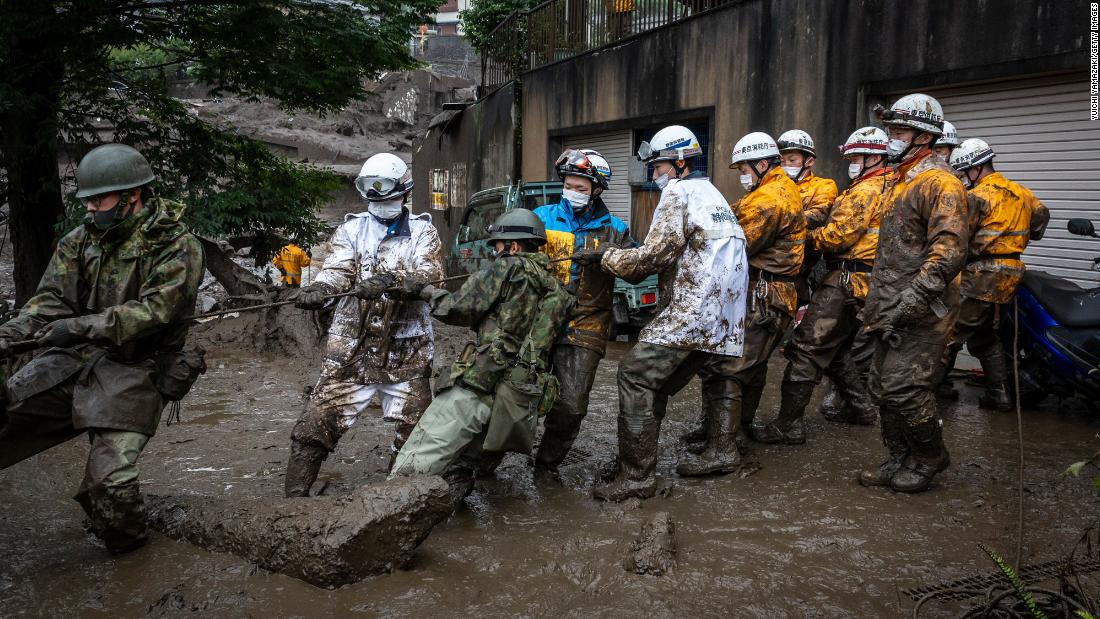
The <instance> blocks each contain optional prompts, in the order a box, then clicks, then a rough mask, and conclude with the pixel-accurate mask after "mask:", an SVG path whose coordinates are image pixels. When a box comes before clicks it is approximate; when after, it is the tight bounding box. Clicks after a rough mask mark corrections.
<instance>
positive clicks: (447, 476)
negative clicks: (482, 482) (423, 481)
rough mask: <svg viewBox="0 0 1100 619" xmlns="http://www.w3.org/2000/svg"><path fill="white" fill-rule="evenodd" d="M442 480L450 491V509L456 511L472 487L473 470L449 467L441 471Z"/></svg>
mask: <svg viewBox="0 0 1100 619" xmlns="http://www.w3.org/2000/svg"><path fill="white" fill-rule="evenodd" d="M443 481H445V482H447V486H448V490H449V491H450V493H451V511H452V512H456V511H458V509H459V508H460V507H462V504H463V501H465V500H466V497H467V496H469V495H470V493H471V492H472V491H473V489H474V471H473V469H468V468H466V467H451V468H450V469H448V470H447V471H446V472H444V473H443Z"/></svg>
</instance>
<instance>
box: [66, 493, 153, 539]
mask: <svg viewBox="0 0 1100 619" xmlns="http://www.w3.org/2000/svg"><path fill="white" fill-rule="evenodd" d="M75 498H76V500H77V502H78V503H80V506H81V507H83V508H84V513H86V514H88V518H89V519H90V520H91V528H92V533H94V534H95V536H96V537H98V538H99V539H101V540H103V544H104V545H105V546H106V547H107V551H108V552H110V553H111V554H113V555H120V554H123V553H126V552H130V551H132V550H137V549H138V548H141V547H142V546H144V545H145V541H146V526H145V498H144V497H142V496H141V490H140V487H139V485H138V483H137V482H132V483H126V484H122V485H119V486H111V487H104V486H101V485H96V486H93V487H91V488H90V489H87V490H82V491H81V492H80V493H79V494H77V496H76V497H75Z"/></svg>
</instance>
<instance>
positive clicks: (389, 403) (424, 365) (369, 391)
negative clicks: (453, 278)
mask: <svg viewBox="0 0 1100 619" xmlns="http://www.w3.org/2000/svg"><path fill="white" fill-rule="evenodd" d="M331 245H332V251H331V253H330V254H329V255H328V257H327V258H326V259H325V264H324V267H323V268H322V269H321V272H320V273H318V274H317V276H316V278H314V282H315V283H316V284H319V285H321V286H324V287H325V288H326V289H327V291H328V292H330V293H337V292H344V291H348V290H352V289H353V288H354V287H355V286H356V285H357V284H358V283H359V282H361V281H363V280H366V279H367V278H369V277H371V276H373V275H378V274H383V273H388V274H391V275H393V276H394V277H395V278H396V282H395V285H397V284H400V282H401V280H402V279H403V278H404V277H406V276H409V275H411V274H414V273H415V274H416V276H418V277H420V278H423V279H426V280H437V279H440V278H442V277H443V268H442V262H441V252H440V250H441V245H440V240H439V234H438V233H437V232H436V229H435V228H434V227H433V226H432V222H431V216H430V215H428V214H427V213H422V214H418V215H411V214H410V213H409V212H408V210H407V209H405V210H403V211H402V213H401V215H400V216H399V217H398V218H397V219H396V220H394V221H393V222H392V223H390V224H387V223H385V222H383V221H382V220H379V219H378V218H377V217H375V216H373V215H371V214H370V213H356V214H351V215H348V216H347V217H346V218H345V220H344V223H343V225H341V226H340V227H339V228H338V229H337V230H336V233H335V235H334V236H333V238H332V242H331ZM432 355H433V336H432V323H431V316H430V310H429V308H428V304H427V303H425V302H424V301H422V300H419V299H403V298H399V297H398V296H391V295H390V294H389V293H387V294H385V295H383V296H382V298H381V299H378V300H376V301H364V300H360V299H359V298H358V297H355V296H349V297H344V298H343V299H340V301H339V302H338V305H337V307H336V311H335V314H334V316H333V319H332V326H331V327H330V328H329V331H328V338H327V341H326V345H325V355H324V359H323V360H322V362H321V375H320V378H319V379H318V381H317V385H316V387H314V389H313V393H312V395H311V396H310V402H309V404H308V405H307V408H306V412H305V414H303V415H302V418H301V419H300V420H299V421H298V424H297V425H295V427H294V431H293V433H292V438H293V439H294V440H295V441H296V442H300V443H303V444H307V445H313V446H317V447H323V448H325V449H327V450H328V451H331V450H333V449H334V448H335V446H336V442H337V441H338V440H339V438H340V436H341V435H343V433H344V432H346V431H347V429H348V428H350V427H351V425H352V423H354V422H355V419H356V417H357V416H358V415H359V414H360V413H361V412H362V411H363V410H364V409H365V408H366V407H367V406H368V405H369V404H370V402H371V400H373V399H374V395H375V394H376V393H377V394H378V395H379V397H380V400H381V405H382V413H383V419H385V420H387V421H393V422H396V424H397V432H396V436H395V437H394V444H393V451H394V453H396V452H397V450H399V449H400V448H401V445H402V444H403V443H404V442H405V439H406V438H408V435H409V433H410V432H411V431H412V428H413V426H415V425H416V422H417V420H418V419H419V418H420V415H421V413H423V411H424V409H425V408H427V406H428V403H429V402H430V400H431V388H430V384H429V377H430V374H431V363H432Z"/></svg>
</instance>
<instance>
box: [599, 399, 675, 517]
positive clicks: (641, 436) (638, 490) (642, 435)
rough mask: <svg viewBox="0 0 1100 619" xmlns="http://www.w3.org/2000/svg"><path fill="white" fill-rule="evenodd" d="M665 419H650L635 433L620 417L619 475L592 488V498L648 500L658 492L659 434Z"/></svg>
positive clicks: (615, 500)
mask: <svg viewBox="0 0 1100 619" xmlns="http://www.w3.org/2000/svg"><path fill="white" fill-rule="evenodd" d="M660 429H661V422H660V421H658V420H656V419H649V420H647V421H646V422H645V423H644V424H643V426H642V430H641V432H639V433H637V434H633V433H631V432H630V430H629V429H628V428H627V427H626V421H625V420H623V419H621V418H620V419H619V459H618V463H617V469H616V472H615V477H614V478H613V479H612V480H611V481H609V482H607V483H605V484H602V485H599V486H597V487H595V488H593V489H592V497H593V498H595V499H599V500H601V501H614V502H620V501H625V500H626V499H629V498H632V497H638V498H640V499H648V498H650V497H652V496H653V495H654V494H656V493H657V437H658V434H659V433H660Z"/></svg>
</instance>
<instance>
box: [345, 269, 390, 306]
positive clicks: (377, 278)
mask: <svg viewBox="0 0 1100 619" xmlns="http://www.w3.org/2000/svg"><path fill="white" fill-rule="evenodd" d="M396 282H397V277H395V276H394V275H393V274H392V273H378V274H377V275H371V276H370V277H368V278H367V279H364V280H363V281H361V282H359V285H358V286H356V288H355V296H357V297H359V298H360V299H363V300H364V301H373V300H375V299H377V298H379V297H381V296H382V294H383V293H384V292H386V289H387V288H389V287H390V286H392V285H394V284H395V283H396Z"/></svg>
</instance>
